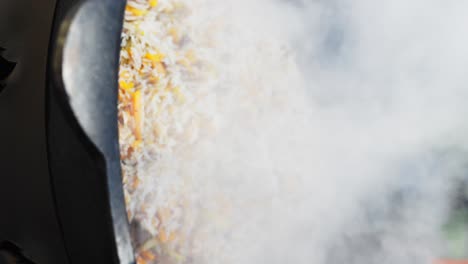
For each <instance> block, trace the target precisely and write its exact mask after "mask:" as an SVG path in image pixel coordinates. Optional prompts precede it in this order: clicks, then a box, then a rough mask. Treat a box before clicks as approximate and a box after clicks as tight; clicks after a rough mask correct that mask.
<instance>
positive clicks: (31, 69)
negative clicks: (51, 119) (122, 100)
mask: <svg viewBox="0 0 468 264" xmlns="http://www.w3.org/2000/svg"><path fill="white" fill-rule="evenodd" d="M55 2H56V1H55V0H41V1H37V0H0V46H1V47H3V48H5V50H4V51H3V53H2V56H4V58H6V59H7V60H9V61H13V62H16V63H17V65H16V67H15V69H14V71H13V72H12V74H11V75H10V76H9V77H8V79H7V80H6V82H5V84H6V86H5V90H4V91H3V92H1V93H0V128H1V129H0V208H1V213H0V248H1V247H2V243H3V241H11V242H13V243H14V244H15V245H17V246H18V247H19V248H20V249H21V254H24V255H26V256H27V258H28V259H31V260H32V261H33V262H34V263H37V264H67V263H68V262H67V259H66V254H65V248H64V246H63V241H62V239H61V236H60V232H59V231H60V230H59V226H58V222H57V218H56V215H55V212H54V207H53V200H52V192H51V189H50V181H49V175H48V168H47V158H46V144H45V121H44V109H45V105H44V91H45V77H46V76H45V72H46V64H47V50H48V45H49V38H50V31H51V27H52V19H53V14H54V8H55ZM0 251H1V249H0ZM0 263H2V262H1V258H0ZM88 263H89V262H88Z"/></svg>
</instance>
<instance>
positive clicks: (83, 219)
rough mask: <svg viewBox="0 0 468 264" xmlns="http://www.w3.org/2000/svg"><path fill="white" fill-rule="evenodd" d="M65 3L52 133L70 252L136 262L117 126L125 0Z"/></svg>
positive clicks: (93, 259) (77, 257)
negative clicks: (120, 53) (131, 239)
mask: <svg viewBox="0 0 468 264" xmlns="http://www.w3.org/2000/svg"><path fill="white" fill-rule="evenodd" d="M59 8H64V9H67V8H70V11H69V12H68V13H69V15H68V16H66V17H65V18H64V20H63V21H62V23H61V27H60V29H59V30H54V34H53V35H54V36H53V37H52V43H53V45H52V49H51V52H52V53H51V54H50V55H51V61H50V63H49V69H48V77H49V82H48V83H49V84H48V92H47V99H48V104H47V105H48V109H47V131H48V132H47V138H48V152H49V167H50V172H51V177H52V185H53V189H54V194H55V202H56V203H55V204H56V208H57V214H58V216H59V219H60V223H61V227H62V230H63V237H64V241H65V244H66V248H67V252H68V256H69V259H70V260H71V263H122V264H129V263H134V257H133V249H132V246H131V241H130V235H129V228H128V221H127V217H126V210H125V202H124V197H123V188H122V179H121V171H120V155H119V145H118V127H117V123H118V122H117V92H118V89H117V87H118V84H117V78H118V66H119V65H118V60H119V52H120V34H121V28H122V23H123V13H124V8H125V0H88V1H83V2H80V3H78V4H76V5H75V6H72V5H69V6H65V7H59ZM58 11H60V12H58V13H59V14H60V13H63V12H62V10H58ZM57 19H60V18H57V17H56V20H57Z"/></svg>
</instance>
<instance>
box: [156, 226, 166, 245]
mask: <svg viewBox="0 0 468 264" xmlns="http://www.w3.org/2000/svg"><path fill="white" fill-rule="evenodd" d="M158 238H159V241H161V242H163V243H166V242H167V235H166V231H164V229H162V228H161V229H160V230H159V234H158Z"/></svg>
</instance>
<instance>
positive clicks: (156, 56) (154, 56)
mask: <svg viewBox="0 0 468 264" xmlns="http://www.w3.org/2000/svg"><path fill="white" fill-rule="evenodd" d="M145 58H147V59H149V60H150V61H152V62H154V63H159V62H162V61H163V60H164V54H162V53H146V54H145Z"/></svg>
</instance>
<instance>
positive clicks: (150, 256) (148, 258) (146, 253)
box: [140, 250, 156, 261]
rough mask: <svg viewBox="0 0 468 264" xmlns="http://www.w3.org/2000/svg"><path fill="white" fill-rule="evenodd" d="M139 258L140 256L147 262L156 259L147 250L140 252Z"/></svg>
mask: <svg viewBox="0 0 468 264" xmlns="http://www.w3.org/2000/svg"><path fill="white" fill-rule="evenodd" d="M140 256H142V257H143V259H145V260H149V261H152V260H155V259H156V256H155V255H154V254H153V253H152V252H151V251H149V250H145V251H143V252H141V253H140Z"/></svg>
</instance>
